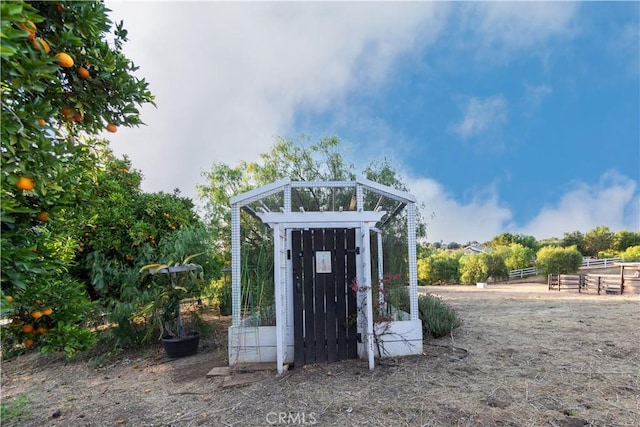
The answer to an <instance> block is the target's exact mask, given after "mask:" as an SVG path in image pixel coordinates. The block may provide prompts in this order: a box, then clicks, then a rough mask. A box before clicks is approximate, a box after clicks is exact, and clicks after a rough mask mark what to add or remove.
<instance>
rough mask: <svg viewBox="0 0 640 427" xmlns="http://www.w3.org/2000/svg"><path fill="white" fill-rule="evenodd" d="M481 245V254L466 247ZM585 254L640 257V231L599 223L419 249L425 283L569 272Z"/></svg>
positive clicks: (419, 273)
mask: <svg viewBox="0 0 640 427" xmlns="http://www.w3.org/2000/svg"><path fill="white" fill-rule="evenodd" d="M470 247H475V248H477V249H478V250H480V251H481V252H479V253H475V252H471V251H468V250H466V251H465V248H470ZM584 257H597V258H614V257H620V258H622V259H623V260H624V261H640V233H639V232H633V231H627V230H622V231H617V232H612V231H610V230H609V228H608V227H606V226H598V227H595V228H593V229H592V230H590V231H588V232H587V233H584V234H583V233H582V232H580V231H573V232H570V233H564V237H563V238H562V239H560V238H550V239H545V240H540V241H538V240H536V238H535V237H533V236H527V235H522V234H511V233H502V234H500V235H498V236H496V237H494V238H493V239H491V240H490V241H488V242H484V243H482V244H480V243H478V242H476V241H474V242H467V243H466V244H464V245H460V244H459V243H456V242H451V243H448V244H446V245H445V244H443V243H442V242H435V243H426V244H421V245H420V246H419V248H418V281H419V282H420V283H421V284H454V283H456V284H457V283H459V284H475V283H476V282H486V281H487V280H490V279H492V280H504V279H507V278H508V277H509V271H511V270H517V269H521V268H527V267H536V270H537V272H538V273H539V274H544V275H546V274H549V273H553V274H565V273H573V272H576V271H577V270H578V268H579V267H580V265H581V264H582V261H583V259H584Z"/></svg>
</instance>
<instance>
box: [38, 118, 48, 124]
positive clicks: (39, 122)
mask: <svg viewBox="0 0 640 427" xmlns="http://www.w3.org/2000/svg"><path fill="white" fill-rule="evenodd" d="M38 124H39V125H40V126H44V125H46V124H47V122H45V121H44V119H40V120H38Z"/></svg>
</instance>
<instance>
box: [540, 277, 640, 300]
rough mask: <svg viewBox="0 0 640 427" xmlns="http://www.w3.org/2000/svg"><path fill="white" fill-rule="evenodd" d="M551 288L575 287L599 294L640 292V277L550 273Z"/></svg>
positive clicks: (548, 282) (580, 290) (548, 281)
mask: <svg viewBox="0 0 640 427" xmlns="http://www.w3.org/2000/svg"><path fill="white" fill-rule="evenodd" d="M547 284H548V286H549V290H550V291H551V290H557V291H561V290H563V289H565V290H567V289H574V290H576V289H577V290H578V292H580V293H583V292H597V293H598V295H600V294H602V293H605V294H613V295H622V294H640V277H633V276H624V277H623V276H620V275H619V274H549V276H548V278H547Z"/></svg>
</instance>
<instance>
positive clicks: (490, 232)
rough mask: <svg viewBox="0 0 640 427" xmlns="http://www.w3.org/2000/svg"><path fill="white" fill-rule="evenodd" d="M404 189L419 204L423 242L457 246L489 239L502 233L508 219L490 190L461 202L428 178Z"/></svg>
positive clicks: (509, 212)
mask: <svg viewBox="0 0 640 427" xmlns="http://www.w3.org/2000/svg"><path fill="white" fill-rule="evenodd" d="M407 184H408V185H407V187H408V188H409V190H410V192H411V193H412V194H413V195H414V196H416V199H417V200H418V203H423V204H424V205H425V209H424V210H423V211H422V215H423V218H424V219H425V221H426V222H427V241H429V242H440V241H442V242H443V243H445V244H446V243H450V242H456V243H460V244H464V243H467V242H469V241H473V240H476V241H478V242H483V241H486V240H491V239H492V238H493V237H495V236H497V235H498V234H500V233H502V231H503V230H504V228H505V224H506V223H508V222H509V221H510V220H511V217H512V214H511V211H510V210H509V209H507V208H504V207H502V206H500V203H499V200H498V196H497V193H496V192H495V191H494V190H493V189H492V188H487V189H486V190H485V191H483V192H478V193H476V194H477V196H476V197H475V198H474V199H473V200H472V201H471V202H469V203H466V204H465V203H461V202H459V201H457V200H455V199H454V197H453V196H452V195H451V194H448V193H447V191H446V189H445V188H444V187H443V186H442V185H440V184H439V183H438V182H436V181H434V180H433V179H430V178H410V179H408V180H407Z"/></svg>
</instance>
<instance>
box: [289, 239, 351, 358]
mask: <svg viewBox="0 0 640 427" xmlns="http://www.w3.org/2000/svg"><path fill="white" fill-rule="evenodd" d="M291 251H292V258H293V286H294V289H293V311H294V316H293V318H294V328H293V330H294V349H295V351H294V363H295V366H302V365H308V364H313V363H321V362H335V361H337V360H343V359H355V358H357V357H358V347H357V345H358V336H357V327H356V320H357V319H356V318H357V313H356V311H357V310H356V294H355V292H354V291H352V290H351V285H352V282H353V280H354V279H355V277H356V252H357V248H356V231H355V229H342V228H338V229H333V228H324V229H307V230H293V231H292V232H291Z"/></svg>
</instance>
